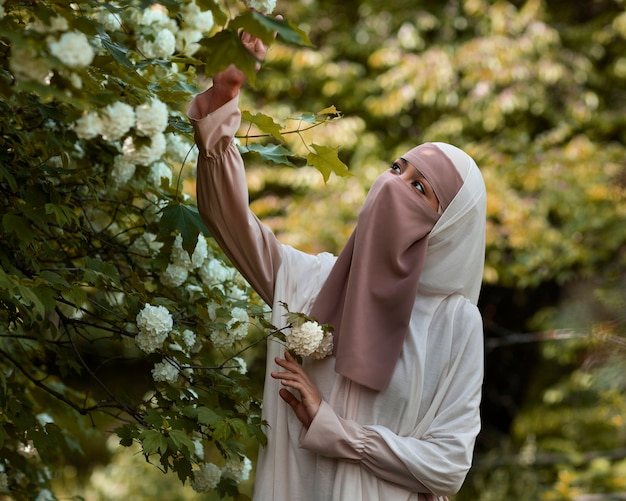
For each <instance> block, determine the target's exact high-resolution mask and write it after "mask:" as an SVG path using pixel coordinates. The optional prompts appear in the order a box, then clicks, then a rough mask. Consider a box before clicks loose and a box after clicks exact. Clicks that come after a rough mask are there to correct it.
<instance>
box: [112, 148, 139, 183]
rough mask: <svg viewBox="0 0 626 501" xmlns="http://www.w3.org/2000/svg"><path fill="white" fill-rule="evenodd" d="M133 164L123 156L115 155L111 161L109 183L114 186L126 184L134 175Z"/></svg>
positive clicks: (134, 167)
mask: <svg viewBox="0 0 626 501" xmlns="http://www.w3.org/2000/svg"><path fill="white" fill-rule="evenodd" d="M135 169H136V166H135V164H134V163H133V162H132V161H131V160H130V159H129V158H128V157H126V156H125V155H117V156H116V157H115V159H114V160H113V169H111V174H110V177H111V181H112V182H113V184H114V185H115V186H121V185H123V184H126V183H127V182H128V181H130V179H131V178H132V177H133V175H134V174H135Z"/></svg>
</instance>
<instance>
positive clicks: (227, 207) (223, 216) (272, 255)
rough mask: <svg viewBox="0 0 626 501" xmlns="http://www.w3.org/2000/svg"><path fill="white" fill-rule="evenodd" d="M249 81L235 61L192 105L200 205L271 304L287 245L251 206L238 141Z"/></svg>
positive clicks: (254, 44) (253, 43)
mask: <svg viewBox="0 0 626 501" xmlns="http://www.w3.org/2000/svg"><path fill="white" fill-rule="evenodd" d="M242 41H243V42H244V44H245V45H246V46H247V47H248V49H249V50H250V51H251V52H252V54H253V55H255V56H256V57H257V59H259V60H262V59H263V57H264V56H265V52H266V51H267V47H266V46H265V45H264V44H263V43H262V42H261V41H260V40H258V39H256V38H254V37H252V36H250V35H249V34H247V33H244V35H243V36H242ZM245 81H246V77H245V74H244V73H243V72H242V71H240V70H239V69H238V68H237V67H235V66H234V65H230V66H229V67H228V68H227V69H225V70H224V71H222V72H220V73H219V74H217V75H215V77H214V78H213V86H212V87H211V88H210V89H209V90H207V91H205V92H203V93H202V94H199V95H197V96H196V97H195V98H194V100H193V101H192V102H191V104H190V106H189V109H188V110H187V115H188V117H189V119H190V120H191V123H192V125H193V127H194V131H195V141H196V144H197V145H198V149H199V153H200V154H199V156H198V168H197V185H196V192H197V200H198V210H199V212H200V215H201V216H202V218H203V220H204V222H205V223H206V225H207V227H208V228H209V230H210V231H211V234H212V236H213V237H214V238H215V240H216V241H217V243H218V244H219V245H220V247H221V248H222V249H223V250H224V252H225V254H226V255H227V256H228V258H229V259H230V260H231V261H232V263H233V264H234V265H235V267H237V269H238V270H239V271H240V272H241V273H242V275H243V276H244V277H245V278H246V280H248V282H250V284H251V285H252V287H253V288H254V289H255V290H256V291H257V292H258V293H259V295H260V296H261V297H262V298H263V299H264V300H265V301H266V302H267V303H268V304H272V301H273V296H274V279H275V277H276V273H277V271H278V268H279V266H280V263H281V259H282V247H281V245H280V243H279V242H278V240H277V239H276V237H275V236H274V234H273V233H272V231H271V230H270V229H269V228H267V227H266V226H264V225H263V224H262V223H261V222H260V221H259V219H258V218H257V217H256V216H255V215H254V214H253V213H252V212H251V211H250V209H249V207H248V203H249V198H248V187H247V183H246V177H245V170H244V165H243V160H242V158H241V155H240V154H239V151H238V150H237V146H236V145H235V143H234V135H235V133H236V132H237V130H238V128H239V125H240V120H241V113H240V111H239V109H238V106H237V105H238V96H239V91H240V89H241V87H242V86H243V84H244V83H245Z"/></svg>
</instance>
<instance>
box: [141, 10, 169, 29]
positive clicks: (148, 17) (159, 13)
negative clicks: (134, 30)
mask: <svg viewBox="0 0 626 501" xmlns="http://www.w3.org/2000/svg"><path fill="white" fill-rule="evenodd" d="M169 21H170V18H169V17H168V15H167V11H166V10H165V9H151V8H147V9H144V10H143V11H141V13H140V15H139V17H138V19H137V24H139V25H142V26H157V27H158V26H162V25H166V24H168V23H169Z"/></svg>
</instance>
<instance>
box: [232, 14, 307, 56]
mask: <svg viewBox="0 0 626 501" xmlns="http://www.w3.org/2000/svg"><path fill="white" fill-rule="evenodd" d="M248 18H251V19H248ZM231 24H234V25H235V26H237V27H238V28H243V29H245V30H246V31H249V32H250V33H252V34H253V35H255V36H257V37H259V38H261V39H262V40H263V42H265V43H266V44H269V43H271V42H272V39H273V38H274V34H276V36H277V37H278V39H279V40H281V41H283V42H285V43H288V44H292V45H299V46H304V47H311V46H312V45H313V44H312V43H311V40H310V39H309V36H308V35H307V34H306V33H305V32H304V31H302V30H301V29H300V28H298V26H296V25H295V24H294V23H292V22H291V21H287V20H285V19H276V18H275V17H269V16H264V15H263V14H261V13H259V12H255V11H249V12H247V13H246V14H244V15H242V16H240V17H238V18H236V19H235V20H234V21H233V23H231Z"/></svg>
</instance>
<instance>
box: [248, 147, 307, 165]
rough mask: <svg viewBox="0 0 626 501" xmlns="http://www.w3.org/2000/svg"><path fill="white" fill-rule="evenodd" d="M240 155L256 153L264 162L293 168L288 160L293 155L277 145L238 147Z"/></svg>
mask: <svg viewBox="0 0 626 501" xmlns="http://www.w3.org/2000/svg"><path fill="white" fill-rule="evenodd" d="M239 151H240V152H241V153H250V152H251V153H258V154H259V155H260V156H261V158H262V159H263V160H264V161H265V162H274V163H275V164H284V165H290V166H293V167H295V165H294V164H293V163H292V162H291V160H289V158H288V157H289V156H291V155H293V153H292V152H291V151H289V150H288V149H287V148H284V147H283V146H281V145H279V144H266V145H263V144H257V143H253V144H248V145H246V146H240V147H239Z"/></svg>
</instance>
